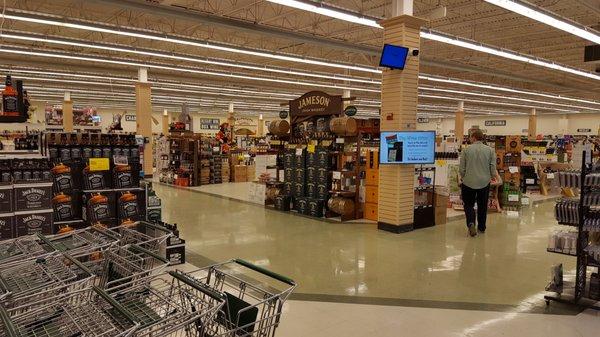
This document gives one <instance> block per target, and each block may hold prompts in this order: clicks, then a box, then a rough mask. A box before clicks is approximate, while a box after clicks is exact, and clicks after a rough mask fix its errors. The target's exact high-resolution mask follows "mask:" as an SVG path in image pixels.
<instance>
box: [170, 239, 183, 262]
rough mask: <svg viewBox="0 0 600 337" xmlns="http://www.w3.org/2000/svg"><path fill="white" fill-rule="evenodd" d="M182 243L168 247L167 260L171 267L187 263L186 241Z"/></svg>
mask: <svg viewBox="0 0 600 337" xmlns="http://www.w3.org/2000/svg"><path fill="white" fill-rule="evenodd" d="M181 242H182V243H181V244H178V245H175V246H167V249H166V258H167V260H169V266H175V265H178V264H184V263H185V240H181Z"/></svg>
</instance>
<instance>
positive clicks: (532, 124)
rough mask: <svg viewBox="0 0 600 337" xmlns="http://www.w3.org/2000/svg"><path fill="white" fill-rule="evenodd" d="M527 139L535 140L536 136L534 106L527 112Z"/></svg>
mask: <svg viewBox="0 0 600 337" xmlns="http://www.w3.org/2000/svg"><path fill="white" fill-rule="evenodd" d="M527 136H528V138H529V140H535V138H536V137H537V113H536V111H535V108H532V109H531V113H530V114H529V132H527Z"/></svg>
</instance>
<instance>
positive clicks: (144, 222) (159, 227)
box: [140, 221, 173, 234]
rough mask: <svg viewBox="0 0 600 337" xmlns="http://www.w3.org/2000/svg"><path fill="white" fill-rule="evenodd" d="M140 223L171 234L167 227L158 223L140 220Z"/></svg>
mask: <svg viewBox="0 0 600 337" xmlns="http://www.w3.org/2000/svg"><path fill="white" fill-rule="evenodd" d="M140 224H141V225H144V226H146V227H150V228H153V229H158V230H161V231H163V232H167V233H171V234H173V232H172V231H171V230H169V229H167V227H163V226H159V225H157V224H153V223H151V222H146V221H140Z"/></svg>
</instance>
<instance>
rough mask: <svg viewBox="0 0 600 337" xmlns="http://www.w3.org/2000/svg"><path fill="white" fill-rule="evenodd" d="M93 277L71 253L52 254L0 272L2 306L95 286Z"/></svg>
mask: <svg viewBox="0 0 600 337" xmlns="http://www.w3.org/2000/svg"><path fill="white" fill-rule="evenodd" d="M93 280H94V274H93V273H92V272H91V271H90V270H89V269H88V268H87V267H85V266H84V265H83V264H82V263H81V262H79V261H77V259H75V258H73V257H71V256H70V255H68V254H51V255H47V256H43V257H39V258H37V259H33V260H27V261H22V262H20V263H18V264H15V265H11V266H8V267H3V268H1V269H0V304H2V305H4V306H5V307H7V308H13V307H15V306H22V305H25V304H29V303H35V302H38V301H41V300H43V299H46V298H50V297H53V296H56V295H59V294H61V293H65V292H69V291H74V290H77V289H82V288H85V287H89V286H91V285H92V282H93Z"/></svg>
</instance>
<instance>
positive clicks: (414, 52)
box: [411, 49, 419, 56]
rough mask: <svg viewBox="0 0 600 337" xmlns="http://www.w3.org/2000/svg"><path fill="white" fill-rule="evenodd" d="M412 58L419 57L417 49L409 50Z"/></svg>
mask: <svg viewBox="0 0 600 337" xmlns="http://www.w3.org/2000/svg"><path fill="white" fill-rule="evenodd" d="M411 53H412V56H419V50H418V49H413V50H411Z"/></svg>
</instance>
